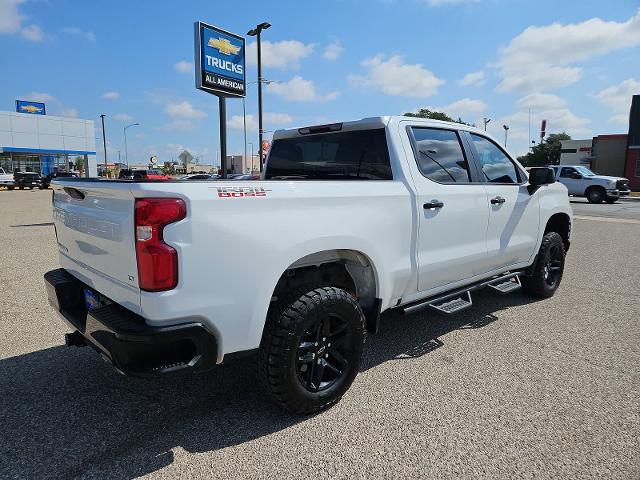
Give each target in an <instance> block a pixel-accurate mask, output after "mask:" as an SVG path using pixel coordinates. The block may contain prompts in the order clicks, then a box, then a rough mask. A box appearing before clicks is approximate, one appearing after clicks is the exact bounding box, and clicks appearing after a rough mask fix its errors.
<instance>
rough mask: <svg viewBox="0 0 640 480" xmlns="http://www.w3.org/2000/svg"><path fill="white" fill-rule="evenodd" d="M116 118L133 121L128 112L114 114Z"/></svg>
mask: <svg viewBox="0 0 640 480" xmlns="http://www.w3.org/2000/svg"><path fill="white" fill-rule="evenodd" d="M113 119H114V120H118V121H119V122H131V121H133V117H132V116H131V115H129V114H128V113H118V114H116V115H114V116H113Z"/></svg>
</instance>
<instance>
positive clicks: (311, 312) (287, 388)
mask: <svg viewBox="0 0 640 480" xmlns="http://www.w3.org/2000/svg"><path fill="white" fill-rule="evenodd" d="M365 336H366V330H365V319H364V315H363V313H362V310H361V309H360V306H359V305H358V303H357V302H356V301H355V300H354V299H353V297H352V296H351V295H350V294H349V293H348V292H346V291H345V290H342V289H341V288H336V287H321V288H315V289H311V288H302V289H298V290H297V291H295V292H292V293H290V294H285V295H284V296H283V297H282V298H280V299H279V300H278V301H277V302H275V304H273V305H272V307H271V308H270V310H269V315H268V318H267V324H266V325H265V331H264V334H263V336H262V342H261V344H260V351H259V355H258V373H259V376H260V379H261V381H262V383H263V384H264V386H265V387H266V390H267V391H268V392H269V393H270V395H271V396H272V398H273V399H274V400H275V401H276V403H278V404H279V405H280V406H282V407H284V408H285V409H287V410H289V411H291V412H293V413H298V414H310V413H314V412H317V411H320V410H323V409H325V408H328V407H330V406H331V405H333V404H335V403H336V402H337V401H338V400H340V398H341V397H342V395H344V393H345V392H346V391H347V389H348V388H349V386H350V385H351V383H352V382H353V379H354V378H355V376H356V375H357V373H358V370H359V368H360V359H361V357H362V351H363V345H364V340H365Z"/></svg>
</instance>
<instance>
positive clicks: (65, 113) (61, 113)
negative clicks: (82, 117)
mask: <svg viewBox="0 0 640 480" xmlns="http://www.w3.org/2000/svg"><path fill="white" fill-rule="evenodd" d="M54 115H57V116H58V117H70V118H77V116H78V110H76V109H75V108H63V109H62V110H58V111H56V112H55V113H54Z"/></svg>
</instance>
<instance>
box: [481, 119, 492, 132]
mask: <svg viewBox="0 0 640 480" xmlns="http://www.w3.org/2000/svg"><path fill="white" fill-rule="evenodd" d="M482 121H483V122H484V131H485V132H486V131H487V123H489V122H490V121H491V119H490V118H487V117H484V118H483V119H482Z"/></svg>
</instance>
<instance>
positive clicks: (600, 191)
mask: <svg viewBox="0 0 640 480" xmlns="http://www.w3.org/2000/svg"><path fill="white" fill-rule="evenodd" d="M551 168H553V171H554V173H555V175H556V179H557V181H558V182H560V183H562V184H563V185H564V186H565V187H567V191H568V192H569V195H572V196H574V197H586V199H587V200H589V203H602V202H604V201H606V202H607V203H615V202H617V201H618V200H620V197H625V196H627V195H629V193H630V191H631V190H630V189H629V179H628V178H623V177H609V176H607V175H598V174H597V173H594V172H592V171H591V170H590V169H588V168H587V167H585V166H584V165H554V166H552V167H551Z"/></svg>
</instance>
